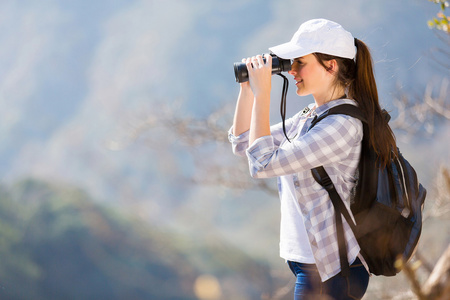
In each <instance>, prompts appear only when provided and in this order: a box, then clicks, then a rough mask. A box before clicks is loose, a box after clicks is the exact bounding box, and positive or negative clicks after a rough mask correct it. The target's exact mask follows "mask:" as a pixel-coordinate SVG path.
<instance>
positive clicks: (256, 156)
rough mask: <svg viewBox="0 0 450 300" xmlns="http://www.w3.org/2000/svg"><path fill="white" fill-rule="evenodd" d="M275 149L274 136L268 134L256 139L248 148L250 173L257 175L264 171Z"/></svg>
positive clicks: (253, 175)
mask: <svg viewBox="0 0 450 300" xmlns="http://www.w3.org/2000/svg"><path fill="white" fill-rule="evenodd" d="M274 149H275V144H274V141H273V137H272V136H271V135H266V136H263V137H260V138H258V139H256V140H255V141H254V142H253V144H251V145H250V147H248V149H247V151H246V152H247V157H248V162H249V168H250V174H251V176H252V177H257V176H256V174H257V173H258V172H260V171H263V170H264V168H265V167H266V166H267V164H268V163H269V162H270V160H271V159H272V156H273V153H274Z"/></svg>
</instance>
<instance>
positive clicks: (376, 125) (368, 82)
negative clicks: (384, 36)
mask: <svg viewBox="0 0 450 300" xmlns="http://www.w3.org/2000/svg"><path fill="white" fill-rule="evenodd" d="M355 46H356V49H357V51H356V63H355V68H354V71H353V72H354V77H353V78H354V79H353V80H352V81H351V82H350V85H349V88H348V93H349V97H350V98H352V99H354V100H356V101H357V102H358V104H359V107H360V108H361V110H362V111H363V113H364V115H365V117H366V120H367V125H368V129H369V133H370V138H369V141H370V145H371V146H372V147H373V148H374V150H375V153H376V154H377V155H378V157H379V160H380V161H379V163H380V164H381V165H382V166H385V165H387V164H388V163H389V161H390V160H391V159H393V158H394V157H395V156H396V155H397V146H396V143H395V136H394V133H393V131H392V129H391V128H390V126H389V125H388V121H387V120H386V116H385V114H384V113H383V112H382V110H381V107H380V104H379V101H378V92H377V85H376V82H375V76H374V73H373V62H372V57H371V55H370V51H369V49H368V47H367V46H366V44H364V43H363V42H362V41H360V40H358V39H356V38H355Z"/></svg>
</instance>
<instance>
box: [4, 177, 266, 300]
mask: <svg viewBox="0 0 450 300" xmlns="http://www.w3.org/2000/svg"><path fill="white" fill-rule="evenodd" d="M0 215H1V220H2V222H1V225H2V226H1V227H0V228H1V229H0V230H1V236H2V244H1V247H0V253H1V255H2V260H1V262H0V278H1V287H2V288H1V290H0V298H1V299H177V300H178V299H198V297H199V295H201V293H202V291H201V290H202V289H203V290H205V289H206V290H211V286H208V285H206V286H202V284H203V285H204V284H205V282H206V284H207V283H208V282H209V283H210V285H211V282H214V281H212V279H213V280H215V281H219V282H221V283H222V284H221V285H220V288H219V289H218V291H217V292H216V293H218V294H219V295H222V297H225V298H226V299H236V297H238V298H241V299H242V297H245V299H261V295H262V294H263V293H267V294H270V293H272V291H271V289H273V285H272V282H271V278H270V276H269V273H270V272H269V271H268V268H267V266H266V265H265V264H263V263H260V262H258V261H256V260H255V259H254V258H252V257H250V256H248V255H245V254H244V253H243V252H242V251H241V250H238V249H236V248H234V247H230V246H229V245H227V244H226V243H224V242H223V241H221V240H220V239H217V238H215V237H208V238H204V239H201V240H200V239H197V240H194V239H188V238H186V237H179V236H177V235H176V234H174V233H173V232H170V231H167V230H163V229H161V228H155V227H152V226H149V225H148V224H147V223H143V222H142V221H139V220H137V219H136V218H134V217H132V216H130V215H128V214H126V213H123V212H120V211H118V210H112V209H110V208H106V207H102V206H99V205H96V204H94V203H93V201H92V199H91V198H90V197H89V195H87V194H86V193H84V192H83V191H81V190H80V189H77V188H73V187H70V186H67V185H66V186H65V185H60V184H58V185H55V184H54V183H47V182H43V181H36V180H30V179H28V180H24V181H21V182H17V183H16V184H14V185H13V186H11V187H6V186H2V188H1V195H0ZM205 274H207V275H208V276H209V277H208V278H210V279H209V281H207V280H206V281H205V280H204V278H205ZM202 278H203V280H202ZM211 278H212V279H211ZM224 283H225V284H224ZM203 293H205V292H204V291H203Z"/></svg>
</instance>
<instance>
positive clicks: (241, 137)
mask: <svg viewBox="0 0 450 300" xmlns="http://www.w3.org/2000/svg"><path fill="white" fill-rule="evenodd" d="M248 139H249V131H248V130H247V131H246V132H243V133H241V134H240V135H238V136H235V135H234V134H233V126H231V128H230V130H228V140H229V141H230V143H232V144H237V143H243V142H248Z"/></svg>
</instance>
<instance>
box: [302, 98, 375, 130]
mask: <svg viewBox="0 0 450 300" xmlns="http://www.w3.org/2000/svg"><path fill="white" fill-rule="evenodd" d="M329 115H348V116H351V117H353V118H357V119H359V120H361V121H362V122H364V123H367V121H366V118H365V117H364V115H363V112H362V111H361V109H360V108H359V107H358V106H355V105H352V104H341V105H337V106H334V107H332V108H330V109H329V110H327V111H326V112H324V113H323V114H321V115H320V116H317V117H316V118H314V120H312V122H311V125H310V126H309V128H308V130H310V129H311V128H313V127H314V126H315V125H316V124H317V123H319V122H320V121H321V120H322V119H324V118H326V117H328V116H329Z"/></svg>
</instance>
